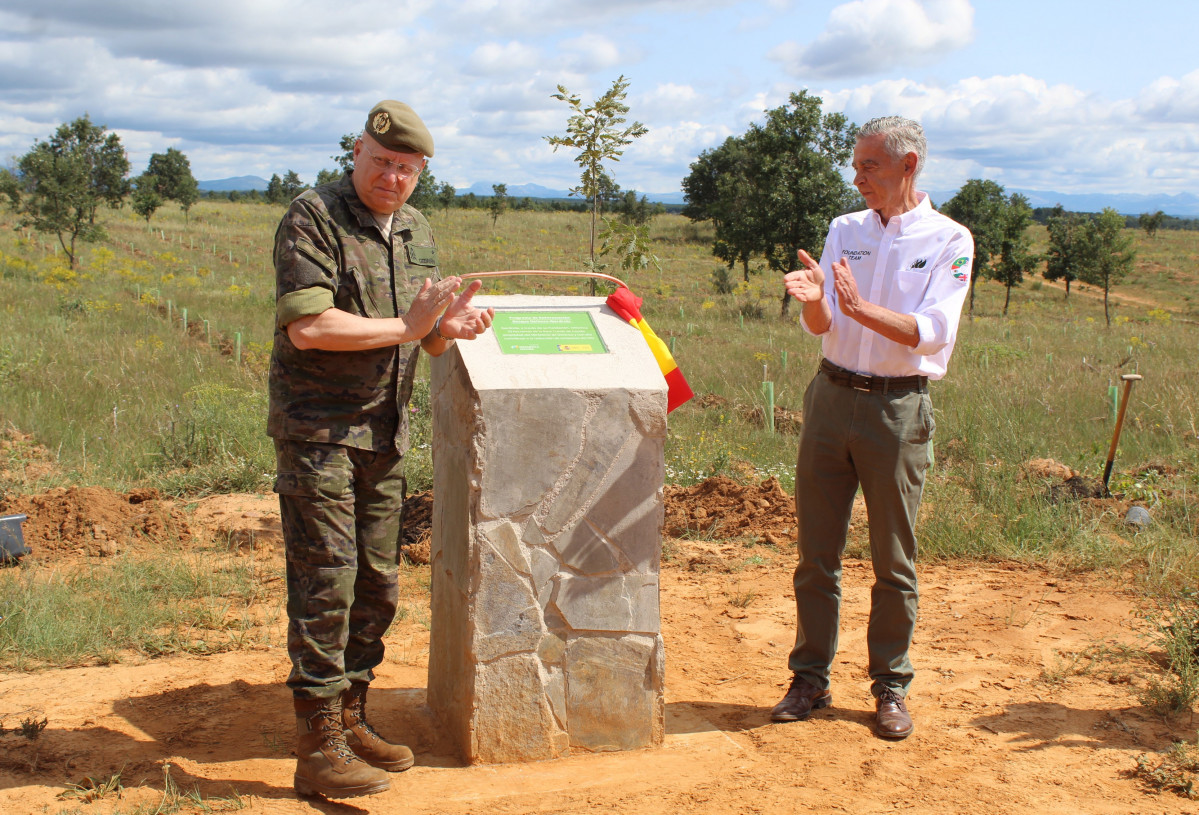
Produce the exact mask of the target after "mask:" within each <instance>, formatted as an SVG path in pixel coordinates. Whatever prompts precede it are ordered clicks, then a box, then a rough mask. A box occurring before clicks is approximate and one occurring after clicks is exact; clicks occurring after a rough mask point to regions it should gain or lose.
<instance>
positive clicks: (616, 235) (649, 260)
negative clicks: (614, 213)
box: [600, 218, 662, 273]
mask: <svg viewBox="0 0 1199 815" xmlns="http://www.w3.org/2000/svg"><path fill="white" fill-rule="evenodd" d="M611 253H615V254H616V255H617V256H618V257H619V258H620V268H621V271H624V272H630V273H632V272H641V271H645V270H646V269H648V268H649V266H650V264H653V266H654V268H655V269H657V270H658V271H662V264H661V262H660V261H659V260H658V256H657V255H655V254H654V253H653V252H651V251H650V240H649V224H632V223H628V222H626V221H622V220H618V219H616V218H605V219H604V231H603V232H601V233H600V254H601V255H608V254H611Z"/></svg>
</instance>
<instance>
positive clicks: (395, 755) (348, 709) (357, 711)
mask: <svg viewBox="0 0 1199 815" xmlns="http://www.w3.org/2000/svg"><path fill="white" fill-rule="evenodd" d="M366 689H367V686H366V685H361V684H356V685H350V687H349V689H348V690H347V691H346V692H345V693H343V694H342V695H341V702H342V722H343V723H344V724H345V729H346V744H347V745H348V746H349V748H350V749H351V750H353V751H354V754H355V755H356V756H358V758H360V759H362V760H363V761H365V762H366V763H367V764H369V765H371V766H372V767H378V768H379V769H381V770H387V771H388V772H391V773H398V772H403V771H404V770H406V769H408V768H409V767H411V766H412V763H413V760H414V759H413V756H412V751H411V750H409V749H408V748H407V747H405V746H404V745H402V744H392V743H391V742H389V741H387V740H386V739H384V738H383V737H382V736H380V735H379V732H378V731H377V730H375V728H373V727H371V725H370V722H368V721H367V720H366Z"/></svg>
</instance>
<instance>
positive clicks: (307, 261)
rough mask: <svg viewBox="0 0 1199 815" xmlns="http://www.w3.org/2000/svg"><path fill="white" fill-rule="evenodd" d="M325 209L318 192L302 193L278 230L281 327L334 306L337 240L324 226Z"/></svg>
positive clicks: (277, 281) (277, 305)
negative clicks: (323, 214) (322, 215)
mask: <svg viewBox="0 0 1199 815" xmlns="http://www.w3.org/2000/svg"><path fill="white" fill-rule="evenodd" d="M324 209H325V207H324V206H323V202H322V201H321V199H320V198H319V197H318V196H317V195H316V193H315V192H311V194H306V195H301V196H300V197H299V198H297V199H296V200H295V201H293V202H292V204H291V207H290V208H288V210H287V214H286V215H284V216H283V220H282V221H281V222H280V223H279V229H278V230H277V231H276V233H275V298H276V302H275V320H276V323H277V324H278V326H279V327H280V328H283V327H286V326H287V324H288V323H290V322H292V321H294V320H296V319H299V318H300V317H306V316H310V315H314V314H320V313H322V312H324V311H326V310H328V309H330V308H332V307H333V300H334V294H335V293H336V291H337V279H338V275H337V261H336V259H335V257H334V251H335V246H336V242H335V241H334V240H333V238H332V236H331V235H330V234H329V233H328V231H327V230H326V229H325V228H324V225H325V218H323V217H321V211H322V210H324Z"/></svg>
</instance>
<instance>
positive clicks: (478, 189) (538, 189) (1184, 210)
mask: <svg viewBox="0 0 1199 815" xmlns="http://www.w3.org/2000/svg"><path fill="white" fill-rule="evenodd" d="M199 184H200V189H201V190H207V191H212V192H229V191H231V190H238V191H239V192H249V191H250V190H258V191H259V192H263V191H265V190H266V187H267V181H266V179H263V178H259V177H258V176H256V175H242V176H238V177H236V178H221V179H218V180H216V181H201V182H199ZM956 192H957V190H951V191H948V192H947V191H944V190H941V191H936V190H933V191H930V192H929V195H931V196H932V199H933V202H934V203H937V204H943V203H945V202H946V201H948V200H949V199H950V198H952V197H953V196H954V194H955V193H956ZM1006 192H1008V193H1009V194H1010V193H1014V192H1018V193H1020V194H1021V195H1024V196H1025V197H1027V198H1028V201H1029V204H1030V205H1031V206H1032V207H1034V208H1035V207H1052V206H1056V205H1057V204H1061V205H1062V206H1063V207H1065V208H1066V209H1067V210H1070V211H1071V212H1099V211H1100V210H1102V209H1103V208H1104V207H1114V208H1115V209H1116V211H1117V212H1119V213H1121V214H1122V215H1140V214H1141V213H1142V212H1157V211H1158V210H1161V211H1162V212H1164V213H1166V214H1167V215H1173V216H1174V217H1176V218H1199V196H1196V195H1193V194H1192V193H1189V192H1184V193H1179V194H1178V195H1131V194H1127V193H1114V194H1107V193H1061V192H1046V191H1044V190H1022V189H1017V188H1015V187H1010V188H1007V189H1006ZM469 193H474V194H475V195H477V196H480V197H488V198H489V197H491V195H492V189H491V183H490V182H485V181H480V182H477V183H475V184H471V185H470V186H469V187H467V188H466V189H461V190H458V194H459V195H467V194H469ZM638 194H639V195H644V196H645V197H646V198H647V199H648V200H649V201H651V202H653V203H658V204H684V203H686V200H685V199H684V198H683V193H681V192H663V193H653V192H647V193H641V192H639V193H638ZM508 196H509V197H511V198H570V197H571V196H570V191H569V190H555V189H550V188H549V187H543V186H541V185H540V184H509V185H508Z"/></svg>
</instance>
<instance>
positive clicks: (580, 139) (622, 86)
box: [545, 75, 649, 294]
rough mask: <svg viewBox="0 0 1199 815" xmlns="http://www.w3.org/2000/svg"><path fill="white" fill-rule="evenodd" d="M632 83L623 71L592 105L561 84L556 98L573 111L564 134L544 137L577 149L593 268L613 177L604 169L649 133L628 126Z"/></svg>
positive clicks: (580, 192)
mask: <svg viewBox="0 0 1199 815" xmlns="http://www.w3.org/2000/svg"><path fill="white" fill-rule="evenodd" d="M628 86H629V82H628V80H626V79H625V78H624V76H623V75H621V76H620V77H619V78H617V79H616V81H615V82H613V83H612V87H611V88H609V89H608V92H607V93H605V94H604V95H603V96H601V97H599V98H598V99H596V100H595V101H594V102H592V103H591V104H590V105H586V106H584V105H583V101H582V99H581V98H580V97H579V96H578V95H576V94H572V93H570V91H568V90H566V88H565V87H563V86H562V85H559V86H558V92H557V93H555V94H553V95H552V96H553V98H554V99H558V100H560V101H562V102H565V103H566V104H567V105H569V106H570V109H571V110H572V111H574V114H573V115H572V116H571V117H570V118H569V119H568V120H567V122H566V135H565V136H546V137H545V140H546V141H547V142H549V143H550V144H551V145H553V147H554V152H557V151H558V148H559V147H569V148H571V149H573V150H575V151H577V152H576V153H575V163H576V164H578V165H579V167H580V168H581V173H580V178H579V180H580V183H579V186H578V187H575V188H573V189H572V190H571V192H572V193H576V194H578V195H581V196H582V197H583V198H585V199H586V200H587V201H588V203H589V204H590V205H591V236H590V244H589V251H588V261H587V262H588V267H589V270H590V271H594V270H595V269H596V268H597V267H596V264H595V253H596V238H597V235H598V231H597V230H598V226H599V213H600V201H601V195H602V194H603V192H604V183H605V180H606V181H607V183H608V184H609V185H610V184H612V179H611V177H610V176H609V175H608V173H607V172H606V169H605V164H606V162H616V161H620V157H621V156H622V155H623V154H624V148H625V147H627V146H628V145H630V144H632V143H633V140H634V139H639V138H641V137H642V136H644V135H645V134H646V133H648V132H649V131H648V129H647V128H646V127H645V126H644V125H642V124H641V123H640V122H633V123H632V124H630V125H627V126H625V122H626V121H627V119H626V118H625V114H627V113H628V112H629V106H628V105H626V104H625V103H624V99H625V95H626V94H625V92H626V90H627V88H628ZM591 293H592V294H595V280H594V279H593V280H592V281H591Z"/></svg>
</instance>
